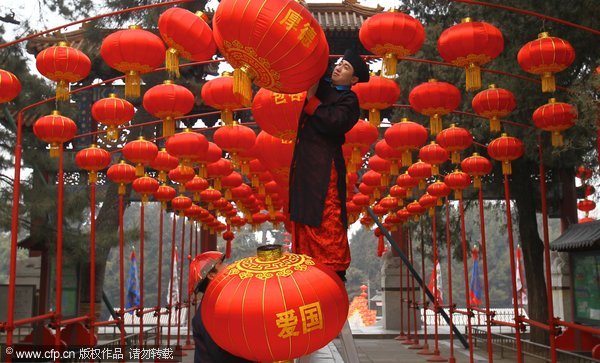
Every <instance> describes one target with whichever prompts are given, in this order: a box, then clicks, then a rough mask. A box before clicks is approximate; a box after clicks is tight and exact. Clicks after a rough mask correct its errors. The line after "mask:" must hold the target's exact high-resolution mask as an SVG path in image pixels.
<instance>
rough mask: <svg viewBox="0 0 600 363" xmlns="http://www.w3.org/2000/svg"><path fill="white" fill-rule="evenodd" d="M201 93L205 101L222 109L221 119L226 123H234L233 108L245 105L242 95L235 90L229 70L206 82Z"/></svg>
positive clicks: (213, 106)
mask: <svg viewBox="0 0 600 363" xmlns="http://www.w3.org/2000/svg"><path fill="white" fill-rule="evenodd" d="M200 94H201V97H202V100H203V101H204V103H206V104H207V105H209V106H210V107H212V108H216V109H217V110H221V121H223V123H224V124H225V125H232V124H233V110H235V109H237V108H241V107H243V106H244V103H243V101H242V98H241V96H240V95H238V94H236V93H234V92H233V77H231V74H230V73H229V72H224V73H223V74H222V75H221V77H217V78H214V79H211V80H210V81H208V82H206V83H205V84H204V85H203V86H202V91H201V92H200Z"/></svg>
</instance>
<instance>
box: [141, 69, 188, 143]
mask: <svg viewBox="0 0 600 363" xmlns="http://www.w3.org/2000/svg"><path fill="white" fill-rule="evenodd" d="M143 105H144V109H145V110H146V111H148V113H149V114H151V115H152V116H154V117H157V118H160V119H162V120H163V132H162V134H163V136H164V137H166V138H169V137H171V136H173V134H174V133H175V118H177V117H181V116H183V115H186V114H188V113H189V112H190V111H191V110H192V108H193V107H194V94H193V93H192V92H191V91H190V90H188V89H187V88H185V87H183V86H180V85H177V84H174V83H173V81H171V80H166V81H164V82H163V84H159V85H156V86H154V87H152V88H150V89H149V90H147V91H146V93H144V99H143Z"/></svg>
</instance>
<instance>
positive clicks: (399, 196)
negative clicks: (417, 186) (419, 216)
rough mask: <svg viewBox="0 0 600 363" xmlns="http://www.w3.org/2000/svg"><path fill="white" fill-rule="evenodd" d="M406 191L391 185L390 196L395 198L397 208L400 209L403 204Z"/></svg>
mask: <svg viewBox="0 0 600 363" xmlns="http://www.w3.org/2000/svg"><path fill="white" fill-rule="evenodd" d="M406 193H407V190H406V188H403V187H401V186H399V185H392V186H391V187H390V196H392V197H394V198H396V201H397V202H398V207H402V205H403V204H404V198H405V197H406Z"/></svg>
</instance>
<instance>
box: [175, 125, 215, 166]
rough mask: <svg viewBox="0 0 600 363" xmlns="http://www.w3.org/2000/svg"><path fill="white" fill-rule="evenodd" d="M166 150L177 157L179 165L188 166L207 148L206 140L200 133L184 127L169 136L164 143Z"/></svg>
mask: <svg viewBox="0 0 600 363" xmlns="http://www.w3.org/2000/svg"><path fill="white" fill-rule="evenodd" d="M165 147H166V149H167V152H168V153H169V154H171V155H172V156H174V157H176V158H177V159H179V162H180V163H181V165H185V166H190V165H192V162H193V161H194V160H195V159H196V158H197V157H198V156H201V155H203V154H205V153H206V151H207V150H208V140H207V139H206V137H205V136H204V135H202V134H199V133H196V132H191V131H190V129H184V130H183V132H179V133H177V134H175V135H173V136H172V137H170V138H169V139H168V140H167V142H166V143H165Z"/></svg>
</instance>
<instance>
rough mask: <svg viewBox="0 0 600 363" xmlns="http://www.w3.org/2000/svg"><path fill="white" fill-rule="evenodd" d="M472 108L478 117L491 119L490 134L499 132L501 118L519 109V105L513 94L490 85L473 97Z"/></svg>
mask: <svg viewBox="0 0 600 363" xmlns="http://www.w3.org/2000/svg"><path fill="white" fill-rule="evenodd" d="M471 106H473V110H474V111H475V112H476V113H477V114H478V115H481V116H483V117H487V118H489V119H490V132H499V131H500V117H504V116H506V115H508V114H509V113H511V112H512V111H513V110H514V109H515V107H517V103H516V101H515V96H514V95H513V94H512V92H510V91H508V90H506V89H504V88H497V87H496V85H495V84H490V86H489V88H488V89H486V90H483V91H481V92H479V93H477V94H476V95H475V97H473V101H471Z"/></svg>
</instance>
